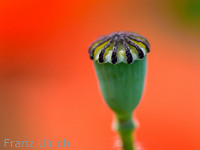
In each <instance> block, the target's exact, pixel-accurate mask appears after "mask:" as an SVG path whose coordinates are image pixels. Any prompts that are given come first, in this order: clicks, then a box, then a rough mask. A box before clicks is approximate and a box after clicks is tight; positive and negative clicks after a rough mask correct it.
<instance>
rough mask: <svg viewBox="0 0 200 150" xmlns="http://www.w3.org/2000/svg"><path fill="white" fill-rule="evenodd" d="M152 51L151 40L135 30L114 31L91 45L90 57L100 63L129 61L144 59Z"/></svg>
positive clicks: (128, 62) (129, 62)
mask: <svg viewBox="0 0 200 150" xmlns="http://www.w3.org/2000/svg"><path fill="white" fill-rule="evenodd" d="M149 51H150V49H149V42H148V41H147V40H146V38H144V37H143V36H141V35H139V34H137V33H135V32H113V33H111V34H109V35H106V36H102V37H100V38H99V39H97V40H96V41H95V42H93V43H92V44H91V46H90V47H89V56H90V59H92V60H94V61H98V62H99V63H107V62H109V63H111V64H117V63H121V62H124V63H127V64H131V63H133V62H134V61H135V60H138V59H142V58H144V56H145V55H146V53H148V52H149Z"/></svg>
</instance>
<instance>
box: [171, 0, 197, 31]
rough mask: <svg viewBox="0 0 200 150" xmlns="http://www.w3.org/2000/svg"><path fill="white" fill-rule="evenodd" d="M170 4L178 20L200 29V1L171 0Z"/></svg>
mask: <svg viewBox="0 0 200 150" xmlns="http://www.w3.org/2000/svg"><path fill="white" fill-rule="evenodd" d="M170 3H171V8H172V10H173V13H174V14H175V16H176V17H178V18H176V19H180V21H181V22H184V24H190V25H192V26H195V27H198V28H200V0H182V1H181V0H171V2H170Z"/></svg>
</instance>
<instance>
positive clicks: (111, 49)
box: [89, 32, 149, 150]
mask: <svg viewBox="0 0 200 150" xmlns="http://www.w3.org/2000/svg"><path fill="white" fill-rule="evenodd" d="M148 52H149V43H148V41H147V40H146V39H145V38H144V37H143V36H141V35H139V34H137V33H133V32H114V33H111V34H110V35H107V36H103V37H100V38H99V39H98V40H97V41H95V42H94V43H92V45H91V46H90V48H89V56H90V58H91V59H92V60H93V61H94V66H95V70H96V74H97V76H98V80H99V85H100V89H101V92H102V94H103V97H104V99H105V102H106V103H107V105H108V106H109V107H110V108H111V109H112V110H113V111H114V113H115V115H116V119H117V122H116V129H117V131H118V133H119V134H120V136H121V139H122V144H123V149H124V150H133V149H134V146H133V139H132V132H133V130H134V123H133V121H132V113H133V111H134V109H135V108H136V106H137V105H138V103H139V101H140V99H141V96H142V93H143V87H144V80H145V74H146V63H147V62H146V54H147V53H148Z"/></svg>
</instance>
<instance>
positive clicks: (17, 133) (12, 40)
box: [0, 0, 200, 150]
mask: <svg viewBox="0 0 200 150" xmlns="http://www.w3.org/2000/svg"><path fill="white" fill-rule="evenodd" d="M120 30H125V31H135V32H138V33H139V34H141V35H143V36H145V37H146V38H147V39H148V40H149V42H150V44H151V52H150V53H149V55H148V71H147V82H146V87H145V92H144V96H143V98H142V102H141V103H140V105H139V106H138V108H137V110H136V111H135V117H136V118H137V120H138V122H139V125H138V128H137V130H136V133H135V134H136V145H137V146H138V148H140V149H142V150H188V149H190V150H199V149H200V142H199V139H200V109H199V108H200V107H199V106H200V101H199V100H200V94H199V93H198V92H199V89H200V78H199V77H200V60H199V56H200V51H199V47H200V1H199V0H191V1H189V0H169V1H167V0H162V1H160V0H141V1H135V0H110V1H106V0H85V1H81V0H34V1H28V0H1V1H0V149H2V148H3V143H2V141H3V139H5V138H10V139H12V140H28V139H30V140H33V139H34V140H35V141H37V140H38V139H44V138H46V139H47V138H48V139H50V140H54V139H57V140H63V139H64V138H65V139H66V140H68V141H69V142H70V147H68V148H66V149H69V150H80V149H81V150H111V149H113V150H118V149H119V148H118V146H117V144H118V137H117V134H116V133H115V132H114V131H113V130H112V129H111V124H112V120H113V113H112V112H111V110H110V109H109V108H108V107H107V106H106V105H105V103H104V101H103V99H102V96H101V94H100V91H99V88H98V84H97V78H96V75H95V71H94V68H93V64H92V61H91V60H90V59H89V56H88V53H87V51H88V46H89V45H90V43H91V42H92V41H94V40H95V39H96V38H97V37H98V36H100V35H103V34H108V33H110V32H113V31H120ZM7 149H13V148H7ZM38 149H39V148H38ZM48 149H55V148H48ZM56 149H57V148H56ZM58 149H62V148H58Z"/></svg>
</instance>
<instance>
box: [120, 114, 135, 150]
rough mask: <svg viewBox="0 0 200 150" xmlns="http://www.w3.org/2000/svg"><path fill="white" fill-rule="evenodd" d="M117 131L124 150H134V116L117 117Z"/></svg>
mask: <svg viewBox="0 0 200 150" xmlns="http://www.w3.org/2000/svg"><path fill="white" fill-rule="evenodd" d="M116 129H117V131H118V133H119V134H120V137H121V140H122V144H123V150H134V149H135V148H134V146H133V130H134V123H133V120H132V115H130V116H126V117H124V116H123V117H122V116H119V115H117V123H116Z"/></svg>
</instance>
